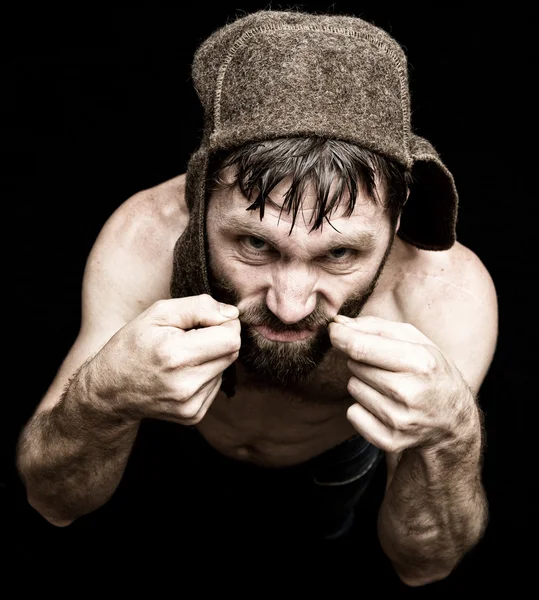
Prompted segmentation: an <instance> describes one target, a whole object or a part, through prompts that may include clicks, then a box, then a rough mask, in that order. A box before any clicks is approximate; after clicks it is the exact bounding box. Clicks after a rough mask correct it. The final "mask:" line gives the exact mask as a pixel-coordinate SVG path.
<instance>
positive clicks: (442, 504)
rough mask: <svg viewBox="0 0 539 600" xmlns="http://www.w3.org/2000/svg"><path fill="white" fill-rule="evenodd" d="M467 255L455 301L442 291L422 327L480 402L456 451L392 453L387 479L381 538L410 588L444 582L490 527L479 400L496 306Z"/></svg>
mask: <svg viewBox="0 0 539 600" xmlns="http://www.w3.org/2000/svg"><path fill="white" fill-rule="evenodd" d="M466 255H467V258H468V260H467V263H466V267H467V268H466V269H462V270H461V276H462V277H463V278H465V280H466V281H462V285H459V288H460V289H458V288H455V287H453V290H454V291H453V293H451V294H449V293H448V292H449V291H450V290H449V289H440V293H441V294H443V296H444V297H445V298H446V300H445V301H443V302H442V301H440V302H439V303H438V311H439V314H437V315H436V318H434V319H433V318H426V319H425V318H423V322H417V323H416V324H417V327H418V329H421V331H422V332H423V333H424V334H425V335H427V337H429V338H430V339H431V340H433V341H435V342H436V343H437V344H438V346H439V347H440V348H441V349H442V350H444V353H445V354H446V356H448V357H451V358H452V359H453V361H454V362H455V364H456V365H457V366H458V368H459V370H460V372H461V373H462V375H463V378H464V380H465V381H466V382H467V383H468V385H469V386H470V390H469V391H470V395H471V397H473V398H474V399H475V400H474V401H471V402H470V406H475V411H474V414H472V415H470V418H469V419H468V420H467V423H468V424H467V425H466V427H465V426H464V423H463V429H462V431H461V433H460V436H459V438H458V439H457V440H454V441H453V443H452V444H446V445H444V444H440V445H438V446H436V445H434V446H432V447H431V448H427V449H423V448H410V449H407V450H405V451H403V452H401V453H399V454H392V453H386V457H387V467H388V469H387V471H388V480H387V488H386V494H385V498H384V501H383V503H382V506H381V508H380V512H379V520H378V533H379V539H380V543H381V545H382V547H383V549H384V551H385V552H386V554H387V556H388V557H389V558H390V559H391V561H392V563H393V565H394V566H395V569H396V571H397V572H398V574H399V576H400V577H401V579H402V580H403V581H404V582H405V583H407V584H408V585H423V584H426V583H431V582H433V581H437V580H439V579H443V578H444V577H446V576H447V575H448V574H449V573H451V571H452V570H453V569H454V567H455V566H456V565H457V564H458V563H459V561H460V560H461V559H462V558H463V556H464V555H465V554H466V552H468V551H469V550H470V549H471V548H472V547H473V546H475V545H476V544H477V543H478V541H479V540H480V539H481V537H482V535H483V533H484V530H485V527H486V526H487V522H488V505H487V499H486V496H485V491H484V489H483V486H482V483H481V468H482V451H483V447H484V442H485V439H484V436H485V432H484V428H483V418H482V411H481V409H480V407H479V405H478V402H477V396H478V391H479V388H480V386H481V384H482V382H483V380H484V377H485V375H486V373H487V371H488V368H489V366H490V364H491V361H492V357H493V354H494V351H495V346H496V342H497V332H498V307H497V298H496V292H495V288H494V284H493V282H492V280H491V278H490V276H489V274H488V272H487V271H486V269H485V267H484V266H483V265H482V263H481V262H480V261H479V259H478V258H477V257H475V255H473V254H471V253H469V252H466ZM448 298H449V299H450V300H448ZM418 314H422V315H423V317H424V316H425V315H424V313H418Z"/></svg>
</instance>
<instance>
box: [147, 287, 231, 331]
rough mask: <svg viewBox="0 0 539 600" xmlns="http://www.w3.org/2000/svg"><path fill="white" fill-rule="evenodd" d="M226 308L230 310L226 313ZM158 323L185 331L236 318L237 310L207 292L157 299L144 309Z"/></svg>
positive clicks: (219, 323)
mask: <svg viewBox="0 0 539 600" xmlns="http://www.w3.org/2000/svg"><path fill="white" fill-rule="evenodd" d="M226 309H231V310H232V312H231V313H229V314H226ZM146 314H149V315H150V316H151V318H152V319H153V320H154V322H156V323H157V324H159V325H168V326H172V327H178V328H179V329H183V330H184V331H187V330H189V329H193V328H194V327H210V326H212V325H221V324H222V323H224V322H226V321H229V320H230V319H236V318H237V317H238V315H239V311H238V309H237V308H236V307H233V306H231V305H230V304H222V303H221V302H217V300H215V299H214V298H212V297H211V296H210V295H209V294H202V295H200V296H189V297H187V298H170V299H167V300H159V301H157V302H155V303H154V304H152V306H151V307H150V308H149V309H147V310H146Z"/></svg>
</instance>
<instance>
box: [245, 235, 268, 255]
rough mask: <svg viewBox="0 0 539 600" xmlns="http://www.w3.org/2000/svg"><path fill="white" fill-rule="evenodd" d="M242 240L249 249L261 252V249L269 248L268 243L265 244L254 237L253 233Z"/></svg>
mask: <svg viewBox="0 0 539 600" xmlns="http://www.w3.org/2000/svg"><path fill="white" fill-rule="evenodd" d="M244 240H245V241H244V243H245V244H246V245H247V248H248V249H249V250H256V251H258V252H261V251H263V250H268V249H269V245H268V244H267V242H265V241H264V240H261V239H260V238H257V237H255V236H254V235H250V236H246V237H245V238H244Z"/></svg>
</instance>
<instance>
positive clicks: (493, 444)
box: [0, 2, 538, 595]
mask: <svg viewBox="0 0 539 600" xmlns="http://www.w3.org/2000/svg"><path fill="white" fill-rule="evenodd" d="M289 6H291V5H289V4H279V5H276V4H273V5H272V6H271V8H274V9H279V8H282V7H283V8H284V7H289ZM294 6H296V7H298V8H304V9H306V10H311V11H328V12H335V13H352V14H356V15H358V16H362V17H363V18H365V19H367V20H370V21H372V22H373V23H375V24H376V25H379V26H380V27H382V28H384V29H386V30H387V31H389V32H390V33H391V34H392V35H393V36H394V37H395V38H396V39H397V40H398V41H399V42H400V43H401V44H402V45H403V47H404V49H405V51H406V54H407V56H408V60H409V69H410V70H409V76H410V86H411V93H412V123H413V127H414V130H415V131H416V133H418V134H419V135H422V136H424V137H426V138H427V139H429V140H430V141H431V142H432V143H433V145H434V146H435V147H436V148H437V150H438V151H439V152H440V154H441V156H442V158H443V160H444V162H445V163H446V165H447V166H448V168H449V169H450V170H451V171H452V173H453V175H454V177H455V180H456V184H457V188H458V191H459V196H460V208H459V222H458V227H457V234H458V239H459V241H460V242H461V243H462V244H464V245H465V246H467V247H469V248H470V249H472V250H473V251H474V252H475V253H476V254H477V255H478V256H479V257H480V258H481V260H482V261H483V263H484V264H485V265H486V267H487V269H488V270H489V272H490V273H491V275H492V278H493V280H494V282H495V285H496V289H497V292H498V297H499V306H500V338H499V343H498V348H497V351H496V356H495V359H494V362H493V365H492V367H491V370H490V371H489V373H488V375H487V378H486V380H485V383H484V385H483V388H482V390H481V393H480V400H481V404H482V407H483V409H484V411H485V415H486V428H487V439H488V445H487V449H486V455H485V469H484V483H485V487H486V489H487V495H488V498H489V503H490V508H491V521H490V524H489V528H488V530H487V534H486V536H485V538H484V539H483V541H482V542H481V543H480V544H479V546H478V547H477V548H476V550H475V551H474V552H473V554H472V555H471V557H470V558H469V559H468V560H467V561H465V562H464V563H463V564H462V565H461V566H460V567H459V569H458V570H457V571H456V572H455V573H454V574H453V575H452V576H451V577H450V578H449V579H448V580H446V581H444V582H441V583H439V584H435V585H433V586H428V587H427V588H422V589H420V590H415V593H416V594H417V593H419V594H423V595H425V594H426V593H431V594H433V595H434V593H438V592H441V591H445V590H450V591H460V590H465V589H483V590H485V589H489V590H495V589H497V586H498V585H500V584H501V582H502V580H503V581H511V583H512V586H513V591H516V589H517V588H519V587H520V586H522V585H524V582H525V581H527V579H528V578H529V577H530V578H531V572H530V570H529V569H530V568H529V566H528V565H531V559H532V558H533V555H534V552H535V556H536V555H537V553H536V550H534V547H535V546H536V543H532V545H531V548H530V550H528V548H527V545H526V540H527V539H528V537H529V536H531V535H532V534H531V531H532V520H531V516H532V511H529V506H530V505H529V504H528V502H529V501H530V500H531V497H532V492H535V490H536V483H535V478H536V475H534V474H533V473H534V469H535V471H536V467H534V466H532V465H533V464H534V461H533V460H532V459H531V457H532V453H533V448H532V447H533V445H534V444H533V430H534V418H533V412H534V404H535V403H536V401H537V386H536V385H535V386H534V385H533V381H532V372H533V371H532V359H533V358H534V357H537V345H536V343H535V342H534V336H536V333H537V331H536V328H535V330H534V327H535V326H534V324H533V320H532V317H533V316H535V315H536V313H537V307H536V302H535V295H534V293H533V286H534V283H535V280H536V279H537V275H538V273H537V268H536V266H535V255H534V253H533V251H531V249H527V248H526V246H525V242H527V241H529V239H530V238H531V239H533V237H532V236H533V229H532V227H533V210H534V208H535V203H536V201H537V184H536V180H537V177H536V175H534V172H533V165H532V166H531V167H528V166H527V164H526V160H527V158H528V157H529V148H530V147H533V143H532V140H533V135H534V133H533V127H534V123H533V119H532V118H531V116H529V115H531V114H532V113H531V106H532V103H533V98H534V93H535V92H534V91H533V85H532V84H533V76H532V75H531V73H532V62H533V60H532V52H531V46H532V45H531V42H530V38H529V33H528V31H527V29H526V27H527V25H528V24H529V23H530V18H531V16H530V14H528V13H526V12H523V10H522V8H521V7H518V5H513V6H512V7H511V10H510V13H507V12H506V13H505V14H501V13H496V12H493V11H491V12H487V11H484V10H479V9H476V10H475V12H474V10H473V9H471V8H470V7H467V8H466V10H464V9H462V10H455V9H454V8H453V7H444V6H443V4H425V5H424V6H421V5H420V3H417V4H415V5H414V6H412V7H410V6H405V7H403V6H402V5H398V7H395V6H392V5H390V4H389V3H383V2H365V3H362V4H360V3H348V2H335V3H332V4H330V3H304V4H297V5H294ZM268 7H270V5H268V4H266V3H262V2H261V3H249V4H248V5H246V4H245V3H239V4H232V3H230V2H223V3H220V4H219V5H216V6H215V7H211V8H210V7H209V5H207V4H200V5H197V6H192V5H191V6H184V7H183V8H175V9H173V8H171V7H170V6H168V5H167V6H165V5H160V4H155V3H154V4H152V5H147V6H145V5H137V7H131V8H125V7H124V8H121V9H120V8H116V9H112V8H111V9H108V10H106V11H105V10H103V11H101V12H99V11H97V10H96V9H90V8H88V9H87V10H85V9H84V8H81V7H79V9H78V10H77V12H75V11H73V12H69V11H67V12H66V11H63V12H62V13H60V12H58V13H57V14H56V13H54V12H52V9H50V8H48V9H47V11H46V12H45V11H43V13H42V14H36V13H35V12H32V13H31V14H29V15H26V16H25V15H21V17H20V19H19V20H16V21H14V25H17V30H18V31H19V32H20V35H19V36H15V38H14V39H17V41H16V42H15V43H14V45H13V47H12V48H11V53H10V54H9V55H8V57H9V60H8V63H7V68H6V69H5V73H6V74H7V85H6V93H5V97H4V99H7V101H8V104H7V110H6V111H4V113H3V114H4V117H5V123H6V128H5V131H6V132H7V135H6V136H4V151H5V156H6V158H7V160H5V161H4V167H5V168H6V177H5V178H4V181H5V182H6V185H5V186H3V188H4V192H5V196H4V202H3V205H4V207H6V208H8V213H9V212H11V211H14V215H11V214H8V215H7V217H6V218H5V221H4V237H5V239H6V241H7V242H8V248H7V250H5V252H6V258H7V260H6V264H7V265H11V264H12V258H14V259H15V265H16V267H15V270H14V271H11V269H7V270H6V272H7V273H10V274H11V275H12V278H11V277H8V278H7V279H8V281H7V282H6V283H7V294H5V298H6V299H7V310H6V311H5V320H6V322H7V323H8V324H9V325H10V329H12V331H13V333H14V336H13V341H12V342H10V346H9V347H11V348H13V349H14V352H10V358H13V361H9V363H7V364H10V368H9V370H8V371H7V372H6V373H5V382H6V388H5V392H4V417H5V418H4V422H3V424H4V425H7V427H6V433H5V434H4V435H3V436H2V464H1V473H0V481H1V485H2V501H3V504H2V522H1V524H2V527H4V531H5V532H6V533H9V535H6V536H2V538H3V540H4V542H3V543H4V549H5V550H6V556H9V559H11V560H12V559H14V564H15V566H16V567H17V569H20V570H21V572H23V573H24V572H26V573H28V574H31V573H32V570H33V569H35V568H37V565H40V564H41V563H42V559H43V556H41V553H42V552H43V551H44V549H46V548H48V549H50V552H51V553H53V552H55V551H56V550H55V548H58V547H59V546H62V545H63V544H64V543H68V544H70V543H72V540H73V539H74V538H75V536H76V535H77V534H76V531H77V530H76V528H75V529H74V530H73V531H75V533H70V534H65V533H61V534H59V533H58V531H59V530H58V529H56V528H54V527H52V526H49V525H48V524H47V523H45V522H44V521H43V519H42V518H41V517H39V516H37V515H36V513H35V511H33V510H32V509H30V508H29V507H28V505H27V504H26V500H25V496H24V490H23V489H22V485H21V484H20V482H19V480H18V477H17V475H16V471H15V469H14V464H13V456H14V447H15V441H16V438H17V435H18V433H19V431H20V428H21V427H22V426H23V424H24V423H25V422H26V420H27V419H28V418H29V416H30V415H31V413H32V411H33V410H34V408H35V406H36V405H37V403H38V402H39V400H40V398H41V396H42V395H43V394H44V393H45V391H46V389H47V387H48V385H49V384H50V382H51V381H52V378H53V377H54V375H55V372H56V369H57V368H58V366H59V364H60V363H61V361H62V359H63V357H64V356H65V354H66V353H67V351H68V350H69V347H70V346H71V344H72V343H73V341H74V338H75V336H76V334H77V331H78V326H79V319H80V286H81V281H82V275H83V269H84V264H85V260H86V257H87V255H88V252H89V251H90V248H91V247H92V244H93V242H94V241H95V238H96V236H97V234H98V232H99V230H100V228H101V227H102V225H103V223H104V222H105V220H106V219H107V218H108V216H109V215H110V214H111V213H112V212H113V211H114V209H115V208H116V207H118V206H119V205H120V204H121V203H122V202H123V201H124V200H126V199H127V198H128V197H129V196H130V195H132V194H133V193H135V192H137V191H139V190H141V189H144V188H147V187H150V186H153V185H156V184H157V183H159V182H161V181H164V180H166V179H168V178H170V177H173V176H175V175H177V174H179V173H181V172H184V170H185V166H186V162H187V159H188V157H189V155H190V154H191V152H193V151H194V150H195V149H196V147H197V143H198V140H199V133H200V129H201V117H202V111H201V109H200V107H199V105H198V101H197V98H196V95H195V93H194V90H193V89H192V87H191V83H190V75H189V68H190V62H191V59H192V56H193V52H194V50H195V48H196V46H197V45H198V43H200V42H201V41H202V40H203V39H204V38H205V37H206V36H207V35H209V34H210V33H211V32H212V31H213V30H214V29H215V28H216V27H218V26H220V25H223V24H224V23H226V22H227V21H228V20H231V19H233V18H234V16H235V15H239V14H241V13H243V12H252V11H254V10H256V9H259V8H268ZM523 184H524V185H523ZM526 228H529V232H528V233H526ZM527 236H528V237H527ZM528 248H531V244H530V245H529V247H528ZM13 292H14V296H13ZM456 326H458V324H457V325H456ZM534 353H535V356H534ZM72 527H74V526H72ZM68 529H70V528H68ZM62 531H67V530H62ZM68 535H69V536H71V537H67V536H68ZM61 536H63V537H61ZM532 539H533V537H532ZM7 540H9V541H7ZM70 540H71V541H70ZM63 550H64V551H65V550H66V547H65V546H64V547H63ZM210 554H211V552H210ZM96 555H97V556H98V555H99V551H98V549H97V550H96ZM9 559H8V560H9ZM205 560H206V558H205V557H201V566H204V563H205ZM210 564H211V563H210ZM336 564H338V562H337V563H336ZM56 566H57V567H58V572H59V573H61V569H62V565H61V561H60V564H58V565H56ZM82 566H83V567H84V565H82ZM88 568H89V570H90V571H91V572H93V573H99V571H100V567H99V566H98V563H96V564H94V565H89V566H88ZM349 568H350V567H346V569H344V568H343V569H339V568H338V567H335V568H334V570H333V571H331V570H329V571H328V572H326V573H325V579H326V580H327V581H332V582H333V583H334V584H335V586H336V588H335V589H337V588H340V587H342V585H340V584H342V583H343V581H345V580H346V582H347V583H346V585H347V586H349V587H348V588H347V589H349V590H350V593H354V589H358V590H359V591H360V592H363V591H365V590H364V589H363V587H362V585H363V584H362V581H363V580H364V579H365V578H366V579H369V577H370V578H371V579H369V581H371V582H372V581H374V582H375V583H374V585H378V586H379V588H378V589H380V590H394V591H397V592H399V593H403V592H407V591H409V590H407V589H406V588H404V586H402V585H399V584H398V582H395V581H394V580H393V579H391V578H390V579H389V580H388V579H387V578H386V579H384V578H383V577H382V579H376V578H374V579H373V573H372V572H370V573H369V574H367V573H365V572H363V571H362V569H361V565H357V566H356V567H355V571H353V572H352V573H351V572H350V571H349V570H347V569H349ZM268 569H269V571H270V572H271V573H272V575H271V577H275V576H276V574H275V572H274V571H275V569H274V568H273V569H272V567H271V565H270V566H268ZM380 569H381V571H380V572H381V573H384V571H383V569H382V567H380ZM10 572H11V571H10ZM291 572H293V570H291ZM6 573H7V570H6ZM345 573H346V577H344V575H345ZM315 575H316V577H313V579H314V580H317V577H318V578H321V574H320V572H317V573H316V574H315ZM367 575H368V576H369V577H367ZM167 577H169V578H170V577H172V579H174V574H173V573H172V574H171V572H170V571H167ZM185 577H186V573H183V574H182V579H184V578H185ZM245 577H246V575H245V573H244V570H242V565H241V561H239V564H237V565H236V570H235V572H234V577H233V578H232V579H231V580H230V581H229V582H228V585H229V586H230V589H240V588H241V587H243V588H244V589H246V590H249V589H250V587H249V585H247V583H246V581H247V580H245ZM343 577H344V579H343ZM322 579H323V578H322ZM264 581H266V580H264ZM311 583H312V581H311ZM223 585H224V584H223ZM257 585H258V586H260V581H259V582H258V584H257ZM264 585H265V584H264ZM355 586H357V587H355ZM428 590H430V592H429V591H428ZM255 593H257V592H255Z"/></svg>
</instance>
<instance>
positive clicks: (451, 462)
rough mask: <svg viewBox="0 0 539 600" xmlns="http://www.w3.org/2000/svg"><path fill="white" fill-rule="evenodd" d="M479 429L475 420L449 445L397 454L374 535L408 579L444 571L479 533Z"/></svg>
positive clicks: (427, 579) (415, 581)
mask: <svg viewBox="0 0 539 600" xmlns="http://www.w3.org/2000/svg"><path fill="white" fill-rule="evenodd" d="M478 420H479V418H478ZM480 429H481V428H480V426H479V424H478V422H477V424H476V425H475V427H473V428H472V429H471V430H470V433H469V435H468V436H467V437H466V438H465V437H463V438H461V439H460V440H459V441H458V443H455V444H454V445H452V446H447V447H442V446H440V447H433V448H430V449H419V448H418V449H409V450H405V451H404V452H402V454H401V455H400V458H399V460H398V464H397V465H396V467H395V469H394V473H393V475H392V477H391V481H390V482H389V484H388V486H387V489H386V494H385V497H384V501H383V502H382V505H381V507H380V511H379V516H378V535H379V539H380V544H381V545H382V548H383V549H384V551H385V553H386V555H387V556H388V557H389V558H390V560H391V561H392V563H393V566H394V567H395V570H396V571H397V573H398V574H399V577H400V578H401V579H402V581H404V583H406V584H408V585H411V586H418V585H424V584H427V583H432V582H434V581H438V580H440V579H444V578H445V577H447V576H448V575H449V574H450V573H451V572H452V570H453V569H454V568H455V566H456V565H457V564H458V563H459V562H460V560H461V559H462V558H463V556H464V555H465V554H466V553H467V552H468V551H469V550H470V549H471V548H473V547H474V546H475V545H476V544H477V543H478V542H479V540H480V539H481V537H482V535H483V533H484V530H485V527H486V525H487V520H488V506H487V499H486V496H485V492H484V489H483V486H482V484H481V454H482V452H481V448H482V443H481V434H480Z"/></svg>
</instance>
